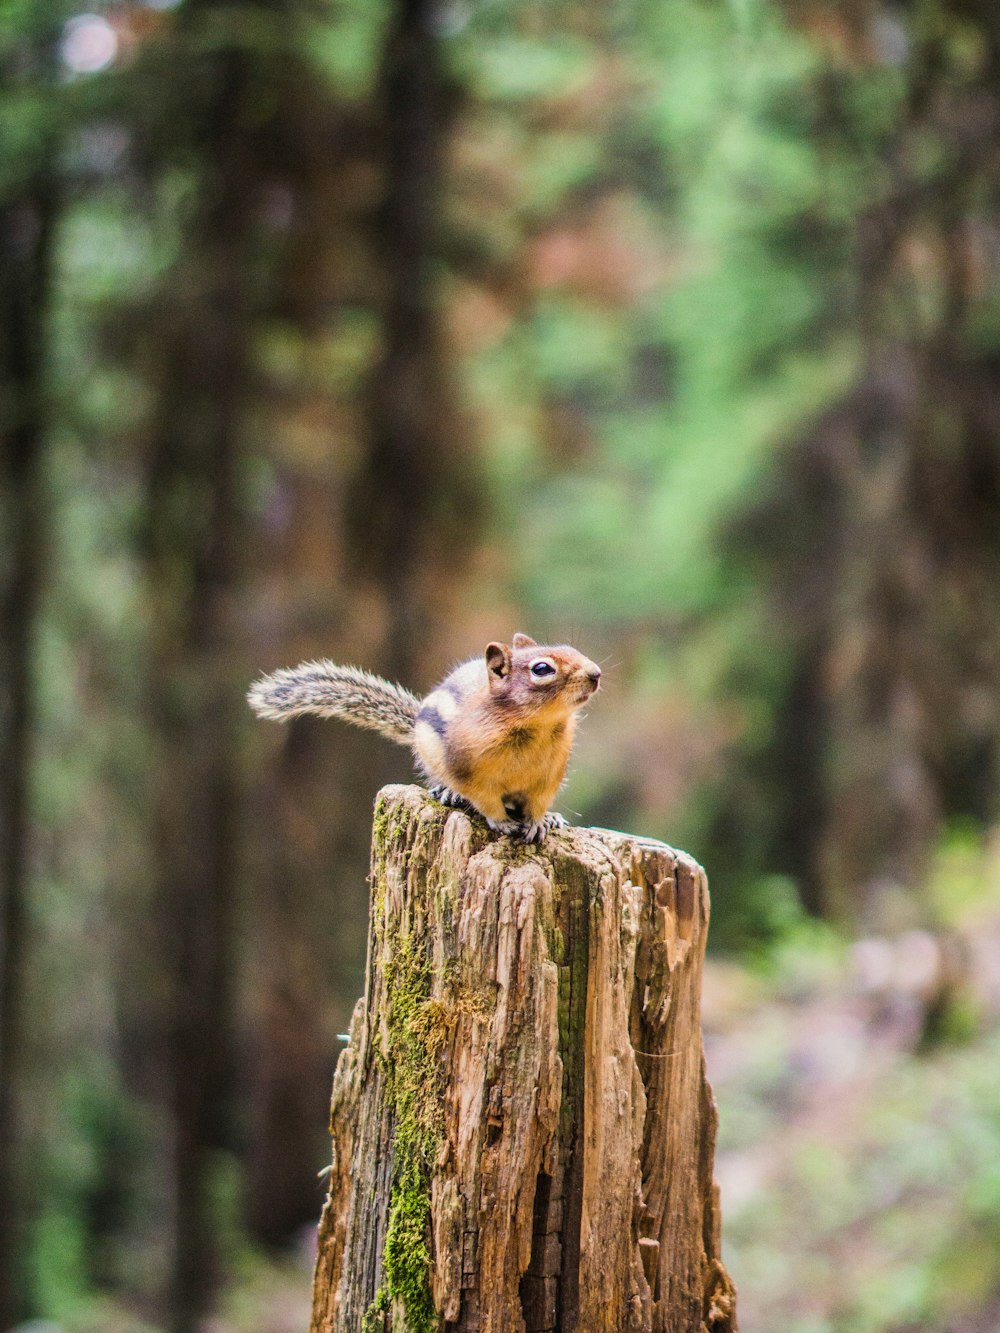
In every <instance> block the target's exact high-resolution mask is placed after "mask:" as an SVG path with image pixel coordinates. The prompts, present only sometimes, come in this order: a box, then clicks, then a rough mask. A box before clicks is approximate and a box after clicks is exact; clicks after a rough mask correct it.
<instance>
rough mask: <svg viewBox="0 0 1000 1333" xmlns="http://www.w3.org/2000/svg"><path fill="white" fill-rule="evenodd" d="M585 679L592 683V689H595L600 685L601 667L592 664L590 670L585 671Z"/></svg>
mask: <svg viewBox="0 0 1000 1333" xmlns="http://www.w3.org/2000/svg"><path fill="white" fill-rule="evenodd" d="M587 679H588V680H589V681H590V683H591V685H593V687H594V689H595V690H596V689H597V687H598V685H600V683H601V668H600V667H598V666H592V667H591V668H590V670H589V671H588V672H587Z"/></svg>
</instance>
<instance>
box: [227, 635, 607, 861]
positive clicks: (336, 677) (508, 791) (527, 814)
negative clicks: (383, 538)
mask: <svg viewBox="0 0 1000 1333" xmlns="http://www.w3.org/2000/svg"><path fill="white" fill-rule="evenodd" d="M600 680H601V669H600V667H599V666H597V665H596V663H594V662H591V661H590V659H589V658H587V657H584V656H583V654H582V653H579V652H577V650H576V649H575V648H570V647H569V646H568V645H566V644H562V645H559V646H558V647H540V646H539V645H538V644H537V643H536V642H535V640H534V639H531V638H529V637H528V635H527V634H515V635H514V637H513V639H512V640H511V642H510V644H509V645H508V644H505V643H490V644H488V645H487V647H486V651H485V654H484V655H483V656H482V657H474V658H472V659H471V661H468V662H463V663H462V665H461V666H457V667H455V669H454V670H453V671H452V672H450V673H449V674H448V675H447V676H446V677H445V678H444V680H443V681H442V682H441V683H440V685H438V686H437V687H436V688H435V689H434V690H432V691H431V693H430V694H428V695H427V697H426V698H425V699H418V698H417V696H416V695H415V694H411V693H410V691H409V690H406V689H403V687H402V686H401V685H393V684H392V683H391V682H390V681H387V680H382V678H381V677H379V676H373V675H371V674H370V673H369V672H367V671H361V670H359V669H358V668H357V667H348V666H335V665H334V663H333V662H327V661H318V662H303V663H302V664H301V666H297V667H291V668H287V669H284V670H281V671H275V672H274V673H273V674H272V675H270V676H265V677H264V678H263V679H261V680H259V681H257V682H256V684H255V685H254V686H253V687H252V688H251V690H250V692H249V694H248V695H247V701H248V703H249V704H250V707H251V708H252V709H253V710H254V712H255V713H256V714H257V716H258V717H265V718H271V719H273V720H274V721H276V722H283V721H285V720H287V719H288V718H290V717H296V716H298V715H299V714H301V713H318V714H319V715H320V716H321V717H340V718H343V719H344V720H345V721H346V722H353V723H354V724H355V725H356V726H359V727H367V728H369V729H370V730H372V731H377V732H380V733H381V734H382V735H383V736H386V737H388V739H389V740H391V741H396V742H397V743H398V744H400V745H409V746H411V747H412V749H413V753H414V757H415V759H416V762H417V765H418V766H419V767H420V769H421V770H422V771H423V773H424V774H425V776H426V777H427V778H428V779H429V782H430V784H431V785H430V792H431V795H432V796H433V797H435V798H436V799H437V800H439V801H441V802H442V803H443V804H444V805H447V806H454V807H456V808H459V809H472V810H476V811H478V812H479V814H481V815H482V816H483V818H484V819H485V820H486V822H487V824H488V825H489V827H490V828H491V829H493V830H494V831H496V832H499V833H505V834H508V835H510V836H511V837H518V838H520V839H521V840H522V841H523V842H526V843H540V842H542V840H543V839H544V837H545V835H546V833H547V832H548V830H549V829H550V828H560V827H563V826H565V824H566V820H565V819H564V818H563V817H562V815H558V814H555V813H554V812H553V811H551V810H550V809H549V806H550V805H551V803H552V801H553V799H554V798H555V795H556V792H557V791H558V790H559V787H560V786H561V785H562V781H563V778H564V777H565V774H566V765H567V763H568V761H569V753H570V749H571V748H572V744H573V734H574V731H575V729H576V723H577V711H578V710H579V709H580V708H582V707H583V705H584V704H585V703H586V702H587V700H588V699H589V698H590V697H591V695H592V694H593V693H594V691H595V690H596V689H597V688H598V686H599V684H600Z"/></svg>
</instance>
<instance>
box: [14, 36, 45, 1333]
mask: <svg viewBox="0 0 1000 1333" xmlns="http://www.w3.org/2000/svg"><path fill="white" fill-rule="evenodd" d="M52 47H53V40H52V32H51V29H50V26H49V24H48V22H47V21H46V22H45V23H44V24H43V25H42V31H41V32H39V33H38V34H37V35H36V37H35V39H34V41H32V40H24V41H23V42H21V43H17V42H14V43H13V44H12V46H11V48H10V49H9V50H8V51H7V52H6V56H5V59H4V60H3V61H2V62H0V84H2V85H3V86H4V88H5V91H7V92H10V93H11V94H12V97H11V102H12V104H13V106H14V107H16V102H15V100H14V99H16V98H17V97H18V96H19V95H20V96H21V97H23V96H24V95H25V94H24V86H25V84H26V83H27V82H28V80H34V81H35V82H34V87H35V90H36V96H37V95H38V90H40V89H42V88H43V87H44V88H48V83H49V80H50V77H51V64H52V58H51V52H52ZM50 95H51V93H50ZM5 110H6V111H7V114H8V116H13V115H14V110H13V109H12V106H11V105H8V106H5ZM37 152H38V158H37V161H36V162H35V163H33V164H32V165H31V167H30V169H27V170H25V168H24V167H23V165H19V167H18V168H16V169H14V170H13V171H12V169H11V167H10V165H9V163H8V162H7V161H4V163H3V164H2V165H3V167H4V171H3V172H2V173H0V174H2V175H3V176H4V177H8V176H10V180H9V181H8V180H6V179H5V180H4V189H3V192H2V194H0V1328H7V1327H9V1326H11V1325H13V1324H14V1323H16V1322H18V1321H19V1320H21V1319H24V1318H26V1317H27V1315H28V1314H29V1313H31V1310H32V1297H31V1292H30V1290H29V1287H30V1281H29V1274H28V1269H29V1264H28V1254H27V1245H28V1240H27V1238H28V1234H29V1232H30V1216H29V1214H30V1211H31V1205H30V1201H29V1197H28V1191H27V1190H26V1179H25V1178H26V1174H27V1169H28V1166H27V1162H26V1159H25V1151H26V1146H25V1126H26V1124H27V1123H28V1122H27V1120H26V1119H25V1116H26V1114H27V1107H26V1106H22V1105H21V1102H22V1099H23V1088H22V1084H23V1075H24V1073H25V1069H24V1063H25V1059H24V1046H25V1041H26V1035H27V1032H28V1030H29V1028H30V1024H31V1015H30V1013H29V1004H28V1000H27V989H28V937H29V931H30V918H31V911H30V905H29V902H28V881H29V838H30V809H29V807H30V790H29V784H30V769H31V758H32V742H33V732H34V725H35V690H34V678H33V673H32V660H31V659H32V653H33V648H34V636H35V630H36V622H37V619H38V611H39V599H40V594H41V588H42V569H43V560H44V554H45V537H46V530H47V518H48V515H47V513H46V496H45V487H44V480H43V467H42V453H43V449H44V446H45V435H46V428H47V413H46V403H45V365H46V347H45V342H46V323H47V319H48V309H49V294H50V285H51V276H52V247H53V238H54V229H55V222H56V215H57V211H58V203H59V201H58V198H57V185H56V180H55V177H54V174H53V173H54V162H55V156H56V140H55V129H54V124H48V125H44V126H43V127H42V129H41V133H40V136H39V142H38V144H37ZM21 171H24V175H25V178H24V179H23V180H22V179H20V176H19V172H21Z"/></svg>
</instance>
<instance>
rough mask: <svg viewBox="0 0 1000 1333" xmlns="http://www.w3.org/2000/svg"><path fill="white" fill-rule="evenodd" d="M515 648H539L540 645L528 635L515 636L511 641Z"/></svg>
mask: <svg viewBox="0 0 1000 1333" xmlns="http://www.w3.org/2000/svg"><path fill="white" fill-rule="evenodd" d="M511 642H512V643H513V645H514V647H515V648H537V647H538V644H537V643H536V642H535V640H534V639H532V638H529V637H528V635H527V634H515V635H514V637H513V639H512V640H511Z"/></svg>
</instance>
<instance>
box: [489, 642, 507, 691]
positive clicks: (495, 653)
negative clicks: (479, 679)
mask: <svg viewBox="0 0 1000 1333" xmlns="http://www.w3.org/2000/svg"><path fill="white" fill-rule="evenodd" d="M486 670H487V671H488V672H489V673H490V684H491V685H497V684H499V683H500V681H502V680H504V679H506V677H507V676H509V675H510V649H509V648H508V647H507V645H506V644H505V643H488V644H487V645H486Z"/></svg>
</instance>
